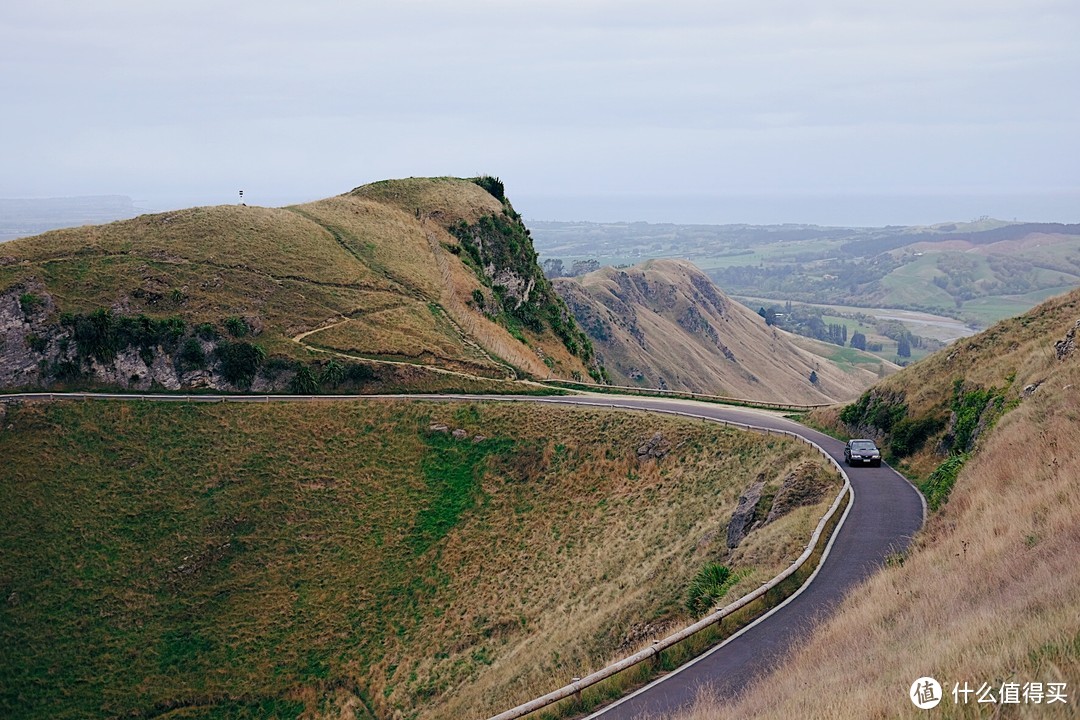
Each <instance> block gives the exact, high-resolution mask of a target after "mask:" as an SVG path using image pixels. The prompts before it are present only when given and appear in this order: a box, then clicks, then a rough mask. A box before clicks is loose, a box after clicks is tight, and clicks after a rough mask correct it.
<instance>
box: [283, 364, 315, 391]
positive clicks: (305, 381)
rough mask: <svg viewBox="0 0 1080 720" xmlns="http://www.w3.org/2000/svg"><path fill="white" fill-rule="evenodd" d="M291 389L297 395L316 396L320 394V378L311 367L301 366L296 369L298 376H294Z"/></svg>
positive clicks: (290, 385) (290, 384)
mask: <svg viewBox="0 0 1080 720" xmlns="http://www.w3.org/2000/svg"><path fill="white" fill-rule="evenodd" d="M289 388H290V389H291V390H292V391H293V392H294V393H296V394H297V395H314V394H316V393H317V392H319V378H317V377H316V376H315V371H314V370H312V369H311V368H310V367H308V366H307V365H301V366H299V367H298V368H296V374H295V375H293V379H292V382H291V383H289Z"/></svg>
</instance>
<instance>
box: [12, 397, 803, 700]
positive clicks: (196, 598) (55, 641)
mask: <svg viewBox="0 0 1080 720" xmlns="http://www.w3.org/2000/svg"><path fill="white" fill-rule="evenodd" d="M433 421H441V422H445V423H446V424H448V425H450V426H451V427H460V428H463V429H465V430H466V431H467V432H468V433H469V435H470V438H467V439H465V440H464V441H452V440H450V439H449V438H447V437H446V436H444V435H440V434H432V433H430V432H429V431H428V430H427V428H428V425H429V423H431V422H433ZM7 423H8V424H9V425H10V427H7V429H4V430H0V453H2V454H3V457H4V458H5V466H4V470H3V471H2V475H0V477H2V482H0V493H2V495H0V500H2V501H3V502H0V507H3V508H4V515H3V518H4V523H5V527H6V528H7V530H6V532H5V534H4V535H3V538H2V539H0V548H2V552H0V591H2V595H3V597H4V598H7V599H8V601H7V605H6V606H4V607H3V609H2V610H0V612H3V613H4V618H5V622H4V623H0V640H2V642H3V645H4V647H9V648H12V647H19V648H21V650H20V651H19V652H17V653H4V654H3V658H2V659H0V675H2V676H4V677H6V678H9V679H10V681H6V685H7V687H8V689H9V690H10V693H11V694H9V695H6V696H0V710H3V712H5V713H6V714H7V716H9V717H63V716H70V717H76V716H77V717H89V718H92V717H108V716H129V715H132V714H134V715H142V714H147V713H153V712H163V711H164V710H166V709H169V708H177V709H176V710H175V712H176V713H177V714H176V715H175V716H176V717H182V716H185V713H197V714H200V716H207V717H237V716H245V715H243V713H245V712H246V713H248V715H246V716H251V717H263V716H269V715H273V714H277V715H278V716H281V717H294V716H297V715H299V714H303V716H304V717H312V718H315V717H326V718H331V717H333V718H337V717H341V716H346V717H347V716H349V713H351V714H352V716H354V717H358V718H369V717H372V716H375V717H395V716H398V715H400V716H403V717H421V718H443V717H475V716H480V715H483V714H484V713H485V712H489V711H492V712H493V711H497V710H499V709H502V708H503V706H507V705H512V704H515V703H516V702H519V701H522V700H525V699H527V698H528V697H531V696H533V695H534V694H539V693H540V692H544V691H546V690H548V689H550V688H551V687H552V686H553V685H559V684H562V683H563V682H565V681H566V680H567V679H568V678H569V677H570V676H571V675H575V674H581V673H583V672H587V671H588V670H591V669H595V668H596V667H599V666H600V665H603V664H604V663H606V662H607V661H608V660H610V659H612V658H613V657H616V656H618V655H621V654H623V653H624V652H629V651H632V650H633V649H635V647H636V646H637V644H640V643H643V642H647V640H648V638H649V635H650V633H649V632H648V631H647V630H646V629H645V627H644V626H645V625H646V624H647V623H653V625H654V628H653V632H657V631H658V630H659V628H662V627H664V626H665V625H666V624H672V623H675V624H678V623H681V622H683V620H684V618H682V613H683V611H682V602H683V600H684V593H685V589H686V587H687V584H688V583H689V580H690V579H691V578H692V577H693V575H694V574H695V573H696V572H697V571H698V570H699V569H700V567H701V566H702V565H703V564H704V563H705V562H706V561H707V560H713V559H718V558H723V557H724V551H723V546H724V534H723V527H724V525H725V524H726V521H727V517H728V515H730V512H731V509H732V508H733V506H734V504H735V500H736V497H737V495H738V493H739V491H740V490H741V489H742V488H744V487H745V486H746V485H747V484H749V482H750V481H751V480H752V479H753V478H754V477H756V476H757V475H758V473H761V472H764V473H766V474H767V477H768V478H770V479H771V480H773V481H774V482H775V481H776V479H777V478H778V477H780V476H782V475H783V474H784V473H785V472H786V471H787V470H788V469H789V468H791V467H793V466H794V465H795V464H797V463H799V462H801V461H802V460H804V459H807V458H810V457H812V456H813V453H812V452H811V451H809V450H808V449H806V448H804V447H803V446H801V445H799V444H797V443H795V442H794V441H791V440H788V439H781V438H763V437H759V436H756V435H748V434H742V433H738V432H735V431H731V430H726V429H723V428H719V427H716V426H713V425H708V424H704V423H701V422H693V421H688V420H680V419H675V418H658V417H651V416H647V415H642V414H632V413H623V412H618V411H605V410H578V409H573V408H561V407H530V406H520V405H516V404H514V405H511V404H507V405H472V404H455V403H445V404H436V403H407V402H394V401H371V402H368V403H348V404H341V403H326V404H316V405H305V406H300V405H285V404H281V405H250V406H236V405H160V404H141V403H134V404H126V403H125V404H120V403H115V404H107V403H64V404H42V405H37V406H24V407H22V408H20V409H16V410H12V411H11V412H10V413H9V415H8V418H7ZM657 431H660V432H662V433H664V435H665V437H666V438H668V440H669V441H670V442H671V444H672V450H671V452H670V454H669V455H668V456H667V457H665V458H664V459H662V460H661V461H659V462H658V463H657V462H654V461H648V462H645V463H639V461H638V460H637V458H636V448H637V447H638V446H639V445H640V443H641V442H643V441H644V440H645V439H648V438H649V437H651V436H652V434H653V433H654V432H657ZM476 434H482V435H484V436H486V437H487V438H488V440H485V441H483V442H481V443H474V442H473V440H472V439H471V436H474V435H476ZM462 462H464V465H462ZM474 463H475V464H474ZM455 468H457V469H455ZM462 468H464V469H465V470H466V471H467V472H466V473H465V474H464V475H462V474H460V472H459V471H460V470H461V469H462ZM470 468H472V469H475V470H476V471H477V472H478V473H479V474H478V475H474V476H471V477H473V478H474V479H475V481H476V485H475V487H474V488H473V489H468V487H466V488H460V487H459V488H458V489H454V488H453V487H451V486H450V485H449V484H450V483H452V482H459V481H460V480H461V479H462V478H468V477H470V475H469V473H470V472H471V470H470ZM451 478H457V479H456V480H451ZM440 481H445V482H446V483H448V484H447V485H443V484H442V483H441V482H440ZM455 487H457V486H455ZM462 500H468V502H466V503H465V504H464V505H461V506H460V507H459V512H458V513H457V514H451V515H449V516H447V515H445V512H444V510H445V508H446V507H449V506H451V505H453V503H455V502H461V501H462ZM822 509H823V508H818V509H816V510H814V512H817V513H818V514H819V515H820V513H821V511H822ZM810 514H811V512H810V511H807V510H803V511H799V512H797V513H793V514H792V515H790V516H788V517H787V518H785V519H783V520H781V521H777V522H776V523H775V524H774V525H772V526H768V527H767V528H764V529H762V530H759V531H756V532H757V533H760V535H758V536H757V537H756V538H755V536H754V535H753V534H752V535H751V536H750V537H751V538H752V539H753V542H752V543H750V542H748V545H747V547H746V549H745V550H744V549H740V555H739V556H738V558H731V559H730V561H731V562H733V563H734V562H735V561H736V560H738V561H739V562H740V563H749V564H753V570H754V572H756V573H758V574H759V575H762V576H768V575H771V574H774V573H775V572H776V570H777V569H779V568H778V567H777V566H776V565H774V563H780V564H786V563H787V561H788V559H789V558H790V557H791V556H792V554H793V553H797V552H798V550H799V549H800V548H801V547H802V546H803V545H805V542H806V539H807V537H808V535H809V529H810V526H812V524H813V522H812V521H811V518H810V517H809V515H810ZM440 518H441V519H440ZM447 518H449V520H450V522H451V524H449V525H447V524H445V522H444V521H445V520H446V519H447ZM188 566H190V567H191V568H194V569H193V570H191V571H190V572H187V571H184V570H182V569H178V568H183V567H188ZM46 568H47V570H44V569H46ZM99 649H101V651H99ZM49 668H52V670H49ZM40 673H45V674H46V675H48V680H47V682H46V683H45V684H41V683H39V682H37V681H36V680H34V678H36V677H42V676H41V675H40Z"/></svg>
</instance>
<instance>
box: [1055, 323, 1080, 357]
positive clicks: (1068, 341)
mask: <svg viewBox="0 0 1080 720" xmlns="http://www.w3.org/2000/svg"><path fill="white" fill-rule="evenodd" d="M1077 329H1080V320H1077V321H1076V324H1075V325H1073V326H1072V327H1071V328H1069V332H1067V333H1065V337H1064V338H1062V339H1061V340H1058V341H1057V342H1056V343H1054V352H1055V353H1056V354H1057V359H1058V360H1064V359H1065V358H1067V357H1069V356H1070V355H1072V354H1073V352H1074V351H1075V350H1076V331H1077Z"/></svg>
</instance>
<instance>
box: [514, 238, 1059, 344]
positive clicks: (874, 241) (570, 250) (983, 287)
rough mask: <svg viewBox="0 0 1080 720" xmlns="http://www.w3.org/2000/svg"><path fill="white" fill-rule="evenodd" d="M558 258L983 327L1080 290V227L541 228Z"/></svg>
mask: <svg viewBox="0 0 1080 720" xmlns="http://www.w3.org/2000/svg"><path fill="white" fill-rule="evenodd" d="M532 225H533V226H534V228H535V234H536V238H537V249H538V250H539V251H540V253H541V255H543V256H544V258H545V263H546V262H549V261H550V262H556V261H558V262H559V263H561V267H562V268H564V271H570V270H571V268H573V266H574V264H575V263H576V262H579V261H581V259H583V258H593V259H596V260H597V261H599V262H600V264H609V265H618V264H623V263H627V262H641V261H643V260H646V259H650V258H652V259H655V258H671V257H678V258H684V259H687V260H690V261H692V262H694V263H695V264H696V265H697V266H698V267H700V268H701V269H702V270H704V271H705V272H706V273H707V274H708V275H709V276H710V277H711V278H712V279H713V280H714V281H715V282H716V284H717V285H718V286H720V287H721V288H723V289H724V291H725V292H727V293H730V294H731V295H735V296H740V297H756V298H769V299H771V300H773V301H776V302H777V303H779V304H783V303H784V301H787V300H790V301H793V302H802V303H809V304H819V305H848V306H857V307H863V308H895V309H907V310H917V311H923V312H929V313H934V314H937V315H946V316H949V317H952V318H956V319H960V320H963V321H964V322H966V323H970V324H971V325H972V326H973V327H978V328H983V327H987V326H988V325H990V324H992V323H994V322H996V321H997V320H1000V319H1003V318H1006V317H1010V316H1012V315H1016V314H1019V313H1022V312H1025V311H1027V310H1028V309H1030V308H1032V307H1034V306H1035V305H1037V304H1039V303H1040V302H1042V301H1043V300H1045V299H1046V298H1048V297H1051V296H1053V295H1056V294H1058V293H1061V292H1065V291H1067V290H1069V289H1071V288H1074V287H1076V286H1078V285H1080V224H1065V223H1023V222H1003V221H998V220H991V219H989V218H981V219H979V220H977V221H974V222H970V223H941V224H937V225H931V226H913V227H901V226H892V227H882V228H860V227H821V226H816V225H773V226H755V225H677V224H649V223H606V224H598V223H552V222H534V223H532Z"/></svg>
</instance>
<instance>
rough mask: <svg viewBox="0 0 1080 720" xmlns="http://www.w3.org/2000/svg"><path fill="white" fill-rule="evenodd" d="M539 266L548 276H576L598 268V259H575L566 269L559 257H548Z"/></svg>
mask: <svg viewBox="0 0 1080 720" xmlns="http://www.w3.org/2000/svg"><path fill="white" fill-rule="evenodd" d="M541 268H542V269H543V271H544V275H545V276H546V277H548V278H557V277H578V276H579V275H586V274H588V273H591V272H593V271H595V270H599V269H600V261H599V260H594V259H593V258H589V259H587V260H575V261H574V262H573V264H572V265H571V266H570V269H569V270H567V269H566V265H565V264H564V263H563V261H562V260H561V259H560V258H548V259H547V260H545V261H544V262H543V264H542V265H541Z"/></svg>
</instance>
